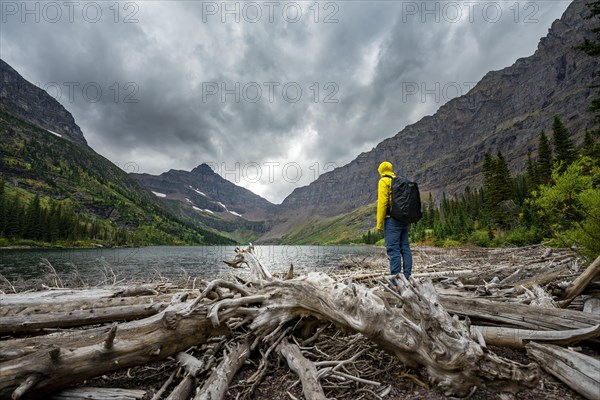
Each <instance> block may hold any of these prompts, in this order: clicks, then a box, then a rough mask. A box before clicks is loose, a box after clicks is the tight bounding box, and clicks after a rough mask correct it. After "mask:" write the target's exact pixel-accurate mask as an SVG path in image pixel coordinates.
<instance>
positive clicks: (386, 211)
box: [381, 175, 394, 215]
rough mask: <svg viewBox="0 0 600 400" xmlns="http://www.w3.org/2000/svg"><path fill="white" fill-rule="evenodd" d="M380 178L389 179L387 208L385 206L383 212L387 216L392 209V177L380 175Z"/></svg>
mask: <svg viewBox="0 0 600 400" xmlns="http://www.w3.org/2000/svg"><path fill="white" fill-rule="evenodd" d="M381 177H382V178H390V194H389V196H388V206H387V210H385V214H386V215H389V214H390V210H391V208H392V182H393V180H394V177H393V176H391V175H382V176H381Z"/></svg>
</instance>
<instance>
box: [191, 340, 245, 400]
mask: <svg viewBox="0 0 600 400" xmlns="http://www.w3.org/2000/svg"><path fill="white" fill-rule="evenodd" d="M248 357H250V346H249V345H248V343H245V342H244V343H240V344H238V345H237V346H236V347H235V348H234V349H232V350H231V351H230V352H228V353H227V354H225V357H223V360H222V361H221V363H220V364H219V365H218V366H217V367H216V368H215V369H214V370H213V372H212V373H211V374H210V376H209V377H208V379H207V380H206V381H205V382H204V385H202V388H200V389H199V390H198V393H197V394H196V397H194V400H222V399H224V398H225V395H226V394H227V389H228V388H229V384H230V383H231V380H232V379H233V377H234V376H235V374H236V372H237V371H238V369H240V368H241V367H242V365H244V363H245V362H246V360H247V359H248Z"/></svg>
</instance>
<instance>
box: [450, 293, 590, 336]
mask: <svg viewBox="0 0 600 400" xmlns="http://www.w3.org/2000/svg"><path fill="white" fill-rule="evenodd" d="M440 302H441V303H442V304H443V305H444V307H445V308H446V310H447V311H448V312H450V313H452V314H457V315H460V316H468V317H469V318H470V319H471V321H481V322H486V323H488V324H493V325H495V324H504V325H505V326H507V327H514V328H524V329H533V330H568V329H579V328H589V327H592V326H596V325H598V324H600V316H599V315H591V314H587V313H584V312H581V311H575V310H564V309H552V308H542V307H534V306H529V305H526V304H519V303H506V302H498V301H491V300H487V299H478V298H464V297H458V296H446V295H441V296H440Z"/></svg>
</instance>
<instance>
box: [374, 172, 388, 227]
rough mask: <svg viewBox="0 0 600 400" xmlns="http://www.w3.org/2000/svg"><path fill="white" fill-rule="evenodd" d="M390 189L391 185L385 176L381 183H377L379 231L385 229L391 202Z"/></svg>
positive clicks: (380, 180)
mask: <svg viewBox="0 0 600 400" xmlns="http://www.w3.org/2000/svg"><path fill="white" fill-rule="evenodd" d="M389 191H390V187H389V185H388V184H387V182H386V180H385V179H383V178H381V179H379V184H378V185H377V230H378V231H379V232H382V231H383V221H384V220H385V215H386V213H387V209H388V206H389V202H390V193H389Z"/></svg>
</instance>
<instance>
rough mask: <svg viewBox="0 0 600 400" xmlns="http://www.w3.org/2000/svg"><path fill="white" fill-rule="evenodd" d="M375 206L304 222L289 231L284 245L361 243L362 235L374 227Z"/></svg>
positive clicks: (284, 238) (284, 239) (283, 241)
mask: <svg viewBox="0 0 600 400" xmlns="http://www.w3.org/2000/svg"><path fill="white" fill-rule="evenodd" d="M375 212H376V206H375V205H374V204H373V205H369V206H365V207H361V208H358V209H356V210H354V211H352V212H351V213H348V214H346V215H341V216H336V217H331V218H326V219H319V218H315V219H313V220H309V221H306V223H305V224H302V225H297V226H295V227H293V228H292V229H290V230H289V231H288V233H287V234H286V235H285V236H284V237H283V239H282V243H284V244H350V243H361V242H362V235H363V234H364V233H365V232H366V231H368V230H369V229H372V228H374V227H375V218H376V214H375Z"/></svg>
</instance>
